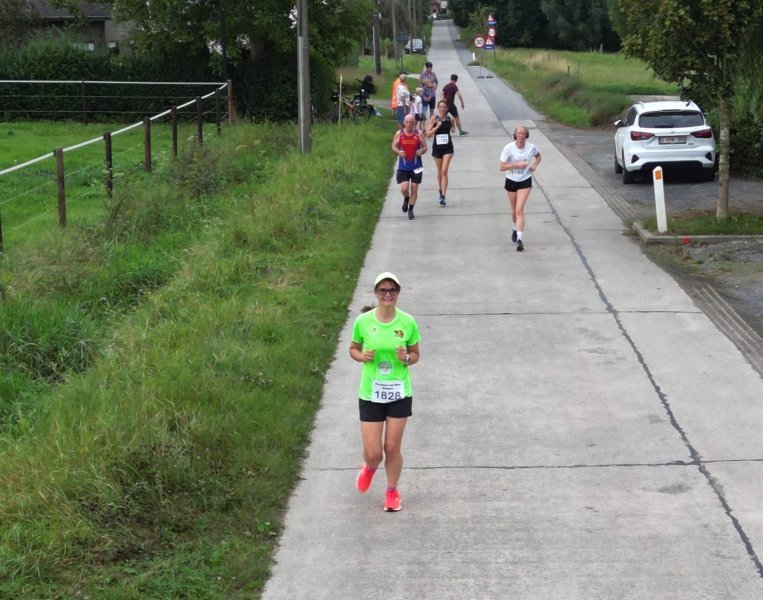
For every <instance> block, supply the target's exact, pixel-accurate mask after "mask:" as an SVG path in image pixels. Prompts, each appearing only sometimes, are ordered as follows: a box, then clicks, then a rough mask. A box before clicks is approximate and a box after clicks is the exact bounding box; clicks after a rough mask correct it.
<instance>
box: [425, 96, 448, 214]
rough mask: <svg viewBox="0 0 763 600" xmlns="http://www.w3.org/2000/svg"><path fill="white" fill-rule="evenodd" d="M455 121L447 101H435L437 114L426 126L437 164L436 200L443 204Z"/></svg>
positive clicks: (446, 189)
mask: <svg viewBox="0 0 763 600" xmlns="http://www.w3.org/2000/svg"><path fill="white" fill-rule="evenodd" d="M454 128H455V123H454V122H453V119H451V116H450V115H449V114H448V103H447V102H445V100H440V101H439V102H438V103H437V114H436V115H432V117H431V118H430V119H429V126H428V127H427V137H428V138H431V137H432V136H434V141H433V143H432V158H433V159H434V163H435V165H436V166H437V186H438V188H439V190H440V195H439V197H438V199H437V201H438V202H439V203H440V206H445V204H446V202H445V194H447V193H448V168H449V167H450V161H451V160H452V159H453V136H452V133H453V129H454Z"/></svg>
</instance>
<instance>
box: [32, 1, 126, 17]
mask: <svg viewBox="0 0 763 600" xmlns="http://www.w3.org/2000/svg"><path fill="white" fill-rule="evenodd" d="M29 6H30V9H31V11H32V14H36V15H38V16H39V17H40V18H41V19H45V20H57V21H58V20H61V21H66V20H70V19H71V20H73V19H75V18H76V17H78V16H80V15H82V16H84V17H85V18H87V19H88V20H89V21H105V20H109V19H111V5H110V4H106V3H102V2H83V3H81V4H80V11H81V12H80V13H79V14H74V13H72V11H70V10H67V9H65V8H56V7H54V6H51V5H50V4H49V3H48V2H45V0H29Z"/></svg>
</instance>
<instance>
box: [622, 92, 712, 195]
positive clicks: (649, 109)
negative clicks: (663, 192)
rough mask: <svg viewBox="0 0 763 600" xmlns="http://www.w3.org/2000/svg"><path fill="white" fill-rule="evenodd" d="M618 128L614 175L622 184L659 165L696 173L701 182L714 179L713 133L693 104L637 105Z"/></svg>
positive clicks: (689, 102)
mask: <svg viewBox="0 0 763 600" xmlns="http://www.w3.org/2000/svg"><path fill="white" fill-rule="evenodd" d="M615 126H616V127H617V131H616V132H615V157H614V158H615V173H617V174H622V176H623V183H633V182H634V181H635V180H636V175H637V174H638V173H640V172H642V171H643V172H645V173H651V171H652V170H653V169H654V167H656V166H657V165H660V166H662V167H663V168H665V167H681V168H691V169H696V170H697V173H698V174H699V176H700V179H701V180H702V181H712V180H713V178H714V177H715V138H714V137H713V130H712V129H711V128H710V126H709V125H708V124H707V120H706V119H705V115H704V114H702V111H701V110H700V108H699V106H697V105H696V104H695V103H694V102H691V101H685V100H663V101H658V102H636V103H635V104H634V105H633V106H631V107H630V108H629V109H628V110H627V111H626V112H625V115H624V116H623V118H622V119H620V120H618V121H615Z"/></svg>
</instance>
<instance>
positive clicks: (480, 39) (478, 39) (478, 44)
mask: <svg viewBox="0 0 763 600" xmlns="http://www.w3.org/2000/svg"><path fill="white" fill-rule="evenodd" d="M473 43H474V47H475V48H482V47H484V46H485V37H484V36H482V35H475V36H474V40H473Z"/></svg>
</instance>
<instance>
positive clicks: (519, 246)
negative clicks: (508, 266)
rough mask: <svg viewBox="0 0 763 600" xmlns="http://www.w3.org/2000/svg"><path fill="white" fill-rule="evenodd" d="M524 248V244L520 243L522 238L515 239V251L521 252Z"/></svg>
mask: <svg viewBox="0 0 763 600" xmlns="http://www.w3.org/2000/svg"><path fill="white" fill-rule="evenodd" d="M524 249H525V245H524V244H523V243H522V240H517V252H523V251H524Z"/></svg>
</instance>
